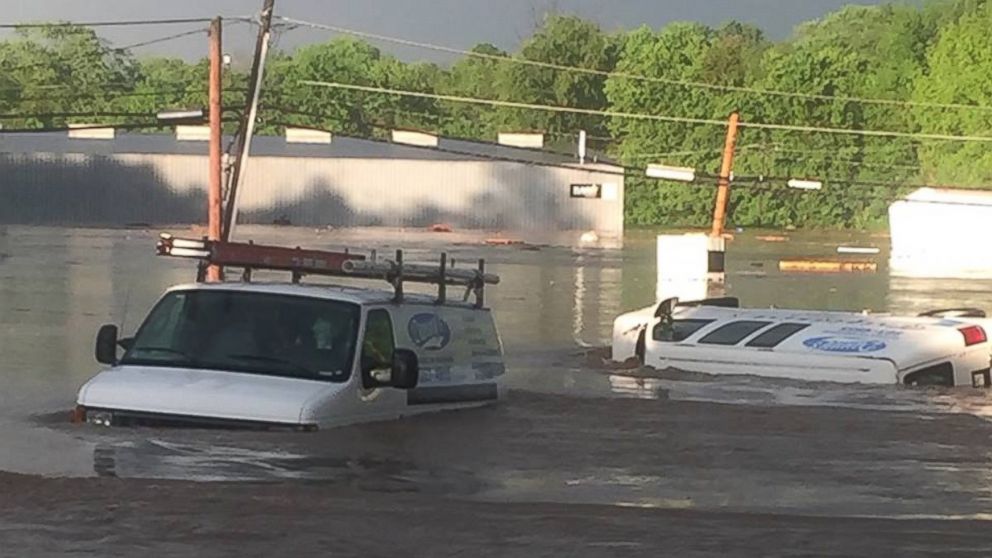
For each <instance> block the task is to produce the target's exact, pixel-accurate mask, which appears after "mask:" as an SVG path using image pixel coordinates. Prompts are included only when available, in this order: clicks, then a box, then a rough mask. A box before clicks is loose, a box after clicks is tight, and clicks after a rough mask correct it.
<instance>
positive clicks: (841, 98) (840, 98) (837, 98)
mask: <svg viewBox="0 0 992 558" xmlns="http://www.w3.org/2000/svg"><path fill="white" fill-rule="evenodd" d="M279 19H281V20H282V21H285V22H287V23H292V24H295V25H299V26H305V27H311V28H314V29H323V30H325V31H333V32H336V33H343V34H346V35H352V36H355V37H361V38H364V39H372V40H378V41H384V42H389V43H393V44H398V45H402V46H408V47H415V48H422V49H427V50H434V51H437V52H445V53H448V54H457V55H461V56H471V57H473V58H480V59H484V60H494V61H499V62H510V63H513V64H523V65H527V66H534V67H538V68H546V69H551V70H559V71H567V72H576V73H583V74H589V75H596V76H600V77H608V78H610V77H612V78H621V79H630V80H637V81H645V82H652V83H664V84H666V85H678V86H682V87H695V88H701V89H709V90H714V91H729V92H736V93H753V94H756V95H769V96H777V97H789V98H795V99H812V100H820V101H831V102H851V103H861V104H876V105H889V106H901V107H924V108H939V109H962V110H980V111H992V106H982V105H966V104H961V103H930V102H921V101H901V100H897V99H878V98H867V97H855V96H846V95H823V94H817V93H799V92H795V91H781V90H775V89H758V88H754V87H743V86H736V85H718V84H713V83H706V82H701V81H689V80H679V79H670V78H662V77H654V76H645V75H641V74H633V73H628V72H617V71H608V70H596V69H592V68H583V67H580V66H569V65H566V64H555V63H553V62H541V61H538V60H529V59H527V58H513V57H509V56H499V55H496V54H488V53H484V52H476V51H473V50H464V49H459V48H453V47H447V46H442V45H436V44H431V43H424V42H418V41H411V40H408V39H401V38H397V37H390V36H387V35H378V34H375V33H368V32H365V31H358V30H355V29H348V28H346V27H338V26H335V25H325V24H321V23H315V22H311V21H304V20H299V19H293V18H289V17H284V16H280V17H279Z"/></svg>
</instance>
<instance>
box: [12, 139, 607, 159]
mask: <svg viewBox="0 0 992 558" xmlns="http://www.w3.org/2000/svg"><path fill="white" fill-rule="evenodd" d="M231 141H233V140H232V138H231V137H229V136H225V138H224V146H225V148H226V146H228V145H230V144H231ZM0 153H55V154H69V153H72V154H82V155H117V154H128V153H130V154H172V155H204V156H205V155H206V154H207V142H205V141H179V140H177V139H176V137H175V135H172V134H168V135H167V134H137V133H118V134H117V136H116V137H115V138H114V139H75V138H69V137H68V135H67V134H66V133H65V132H51V133H9V134H2V133H0ZM251 154H252V156H254V157H313V158H342V159H412V160H423V161H491V160H501V159H508V160H510V162H526V163H536V164H545V165H569V164H578V158H577V156H570V155H564V154H558V153H553V152H549V151H544V150H540V149H526V148H521V147H510V146H505V145H499V144H495V143H486V142H474V141H466V140H453V139H448V138H440V140H439V144H438V147H437V148H431V147H415V146H410V145H404V144H399V143H392V142H388V141H375V140H368V139H359V138H352V137H346V136H337V135H336V136H334V138H333V140H332V141H331V143H330V144H314V143H289V142H287V141H286V139H285V138H284V137H282V136H256V137H255V138H254V139H253V140H252V148H251ZM587 162H596V161H595V159H594V157H592V156H590V157H587ZM599 162H600V163H601V164H606V165H614V163H612V162H610V161H607V160H605V159H603V158H601V157H600V158H599Z"/></svg>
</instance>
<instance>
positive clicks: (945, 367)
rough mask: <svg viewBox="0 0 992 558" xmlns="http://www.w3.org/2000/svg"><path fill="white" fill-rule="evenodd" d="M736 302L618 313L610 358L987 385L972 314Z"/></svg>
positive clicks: (981, 327)
mask: <svg viewBox="0 0 992 558" xmlns="http://www.w3.org/2000/svg"><path fill="white" fill-rule="evenodd" d="M738 305H739V304H738V301H737V300H736V299H732V298H727V299H716V300H709V301H701V302H693V303H680V302H679V301H678V300H677V299H670V300H666V301H663V302H662V303H660V304H658V305H656V306H651V307H648V308H644V309H642V310H639V311H636V312H631V313H628V314H624V315H622V316H620V317H618V318H617V319H616V321H615V322H614V328H613V347H612V349H613V353H612V357H613V359H614V360H617V361H624V360H626V359H630V358H635V357H636V358H637V359H638V360H639V361H640V362H642V363H643V364H645V365H647V366H652V367H655V368H659V369H664V368H675V369H679V370H685V371H690V372H702V373H708V374H717V375H718V374H731V375H753V376H766V377H775V378H794V379H799V380H807V381H825V382H840V383H863V384H904V385H913V386H973V387H990V385H992V378H990V361H992V349H990V345H989V341H988V336H987V334H986V331H987V329H988V328H989V327H990V325H992V320H988V319H986V318H985V313H984V312H983V311H981V310H977V309H970V308H962V309H949V310H938V311H934V312H928V313H927V314H925V315H921V316H914V317H907V316H892V315H884V314H859V313H854V312H823V311H814V310H788V309H767V310H766V309H760V308H739V307H738Z"/></svg>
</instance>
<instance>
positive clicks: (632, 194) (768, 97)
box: [0, 0, 992, 228]
mask: <svg viewBox="0 0 992 558" xmlns="http://www.w3.org/2000/svg"><path fill="white" fill-rule="evenodd" d="M988 29H992V6H990V4H989V2H987V1H986V0H931V1H929V2H925V3H924V4H923V5H922V6H905V5H882V6H874V7H864V6H848V7H846V8H843V9H841V10H839V11H837V12H834V13H831V14H828V15H827V16H825V17H823V18H821V19H819V20H816V21H812V22H809V23H805V24H803V25H801V26H799V27H798V28H797V29H796V30H795V31H794V33H793V34H792V36H791V37H789V38H788V39H786V40H783V41H778V42H776V41H771V40H769V39H768V38H767V37H766V36H765V35H764V33H763V32H762V31H761V30H760V29H758V28H755V27H753V26H751V25H746V24H742V23H739V22H730V23H727V24H725V25H722V26H719V27H715V28H714V27H708V26H705V25H701V24H697V23H682V22H679V23H672V24H669V25H666V26H665V27H663V28H661V29H657V30H656V29H650V28H647V27H641V28H638V29H634V30H629V31H623V32H613V33H609V32H605V31H603V30H602V29H600V28H599V27H598V26H597V25H596V24H595V23H593V22H590V21H585V20H583V19H580V18H577V17H572V16H566V15H552V16H548V17H547V18H545V20H544V22H543V23H542V24H541V25H540V26H539V27H538V28H537V29H536V30H535V31H534V33H533V35H532V36H531V37H529V38H528V39H527V40H525V41H524V42H523V43H522V45H521V46H520V47H519V49H518V50H517V51H516V52H512V53H511V52H505V51H503V50H500V49H499V48H496V47H495V46H493V45H488V44H481V45H477V46H476V47H474V48H473V49H472V52H474V53H477V54H478V55H477V56H463V57H461V58H459V59H457V60H454V61H452V62H450V63H445V64H435V63H424V62H415V63H408V62H404V61H401V60H399V59H397V58H395V57H394V56H391V55H389V54H387V53H385V52H384V51H383V50H382V49H380V48H379V47H377V46H374V45H373V44H370V43H368V42H365V41H362V40H357V39H352V38H335V39H333V40H329V41H327V42H324V43H319V44H312V45H308V46H304V47H301V48H298V49H296V50H295V51H292V52H279V51H277V52H275V53H274V54H272V55H271V57H270V59H269V61H268V66H267V71H266V81H265V87H264V92H263V97H262V103H261V111H260V125H259V132H260V133H279V132H281V129H282V128H283V127H285V126H287V125H294V126H313V127H319V128H322V129H328V130H333V131H334V132H336V133H339V134H343V135H351V136H357V137H385V134H386V133H387V131H388V130H389V129H392V128H414V129H421V130H429V131H434V132H437V133H439V134H441V135H443V136H448V137H457V138H466V139H478V140H487V141H491V140H493V139H495V137H496V134H497V132H498V131H501V130H502V131H509V130H512V131H541V132H544V133H545V135H546V138H547V144H546V145H547V146H548V148H549V149H557V150H563V151H566V150H567V151H574V142H575V137H576V135H577V133H578V131H579V130H585V131H586V132H587V134H588V137H589V138H590V147H592V148H595V149H598V150H599V151H601V152H603V153H604V154H606V155H607V156H609V157H612V158H614V159H615V160H617V161H619V162H621V163H622V164H623V165H625V166H627V167H630V168H631V169H638V168H641V169H642V168H644V167H645V166H646V165H647V164H649V163H664V164H669V165H677V166H691V167H695V168H697V169H698V170H699V171H700V172H702V173H716V172H717V171H718V169H719V164H720V157H721V154H722V147H723V135H724V130H723V129H722V128H720V127H716V126H713V125H707V124H698V123H691V122H689V123H687V122H663V121H657V120H648V119H636V118H628V117H622V116H609V115H593V114H572V113H555V112H547V111H540V110H534V109H523V108H507V107H491V106H484V105H475V104H465V103H459V102H454V101H443V100H435V99H428V98H413V97H399V96H392V95H386V94H381V93H367V92H357V91H346V90H339V89H330V88H318V87H313V86H305V85H301V83H300V82H302V81H306V80H315V81H335V82H341V83H352V84H359V85H370V86H376V87H384V88H391V89H403V90H412V91H420V92H429V93H439V94H444V95H457V96H463V97H477V98H483V99H495V100H502V101H514V102H522V103H530V104H541V105H559V106H568V107H576V108H582V109H592V110H594V111H609V112H612V113H628V114H631V113H633V114H649V115H661V116H677V117H684V118H687V119H702V120H725V119H726V117H727V116H728V115H729V114H730V113H731V112H732V111H735V110H736V111H739V112H740V113H741V117H742V119H743V120H744V121H745V122H753V123H775V124H788V125H796V126H804V127H812V128H831V129H838V128H842V129H856V130H882V131H893V132H904V133H909V134H939V135H954V136H962V135H966V136H992V43H990V42H989V41H988V40H987V33H988ZM521 59H526V60H531V61H536V62H541V63H547V64H550V65H558V66H570V67H579V68H585V69H588V70H595V72H576V71H566V70H562V69H558V68H552V67H548V66H540V65H532V64H522V63H515V62H513V60H521ZM207 69H208V64H207V61H206V60H201V61H196V62H190V61H186V60H182V59H178V58H162V57H153V58H144V57H141V58H139V57H137V56H135V55H134V54H133V53H132V52H131V51H130V50H129V49H127V48H120V47H115V46H114V45H111V44H110V43H108V42H107V41H105V40H103V39H101V37H100V36H99V35H98V34H97V32H96V31H94V30H92V29H88V28H82V27H77V26H67V25H59V26H54V25H53V26H48V27H40V28H25V29H20V30H18V31H17V32H16V34H15V35H14V36H13V37H11V38H9V39H7V40H4V41H2V42H0V114H2V120H0V123H2V124H3V127H4V129H6V130H19V129H45V128H58V127H63V126H66V125H67V124H68V123H72V122H87V123H107V124H116V125H129V126H133V127H134V128H136V129H139V130H140V129H154V128H155V126H157V125H158V124H157V123H156V122H155V120H154V116H153V115H154V114H155V113H156V112H158V111H161V110H163V109H169V108H190V107H201V106H206V97H205V95H206V80H207ZM224 81H225V84H224V86H225V105H226V107H227V108H228V109H230V110H231V112H229V113H228V114H227V116H228V118H229V120H231V122H229V123H228V124H227V126H228V127H229V129H232V130H233V128H234V127H235V126H236V124H235V123H234V120H235V119H236V117H237V113H236V110H237V109H239V108H240V107H242V106H243V104H244V96H245V90H246V87H247V84H246V82H247V76H246V72H244V71H240V70H238V69H230V70H228V71H226V72H225V77H224ZM767 91H783V92H794V93H800V94H802V95H773V94H768V93H767ZM862 99H882V100H885V101H888V102H884V103H871V102H864V101H863V100H862ZM963 105H967V106H963ZM990 147H992V145H990V144H989V143H986V142H980V141H975V142H964V141H949V140H936V139H921V138H918V137H882V136H865V135H851V134H829V133H823V132H811V131H796V130H777V129H776V130H769V129H755V128H744V129H742V131H741V133H740V137H739V141H738V151H737V159H736V162H735V175H737V176H741V177H744V176H767V177H775V178H774V179H769V180H767V181H766V182H762V183H757V184H752V185H749V184H745V183H742V184H741V185H740V186H739V187H737V188H736V189H735V192H734V195H733V196H732V207H731V220H732V222H733V223H734V224H736V225H740V226H767V227H784V226H797V227H854V228H868V227H874V226H877V225H879V224H881V223H883V222H884V219H885V215H886V209H887V206H888V204H889V203H890V202H891V201H892V200H893V199H894V198H896V197H898V196H899V195H902V194H904V193H905V192H906V191H907V190H908V189H912V188H913V185H915V184H941V185H948V186H962V187H976V188H981V187H985V186H987V185H990V184H992V180H990V178H992V149H990ZM782 177H795V178H815V179H820V180H823V181H824V188H823V190H821V191H819V192H817V193H803V192H797V191H794V190H790V189H788V188H787V187H786V186H785V183H784V181H783V180H781V178H782ZM626 183H627V206H626V213H627V219H628V223H630V224H632V225H670V226H696V225H702V224H705V222H706V221H707V220H708V218H709V215H710V214H711V209H712V199H713V189H712V188H709V187H699V186H687V185H684V184H674V183H666V182H659V181H656V180H652V179H647V178H644V177H643V176H642V175H641V174H640V173H638V172H636V171H632V172H631V173H630V174H629V175H628V178H627V180H626ZM709 185H711V184H710V183H706V184H705V185H704V186H709Z"/></svg>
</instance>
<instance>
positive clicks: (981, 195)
mask: <svg viewBox="0 0 992 558" xmlns="http://www.w3.org/2000/svg"><path fill="white" fill-rule="evenodd" d="M899 201H902V202H922V203H930V204H934V203H937V204H940V203H945V204H950V205H955V204H956V205H982V206H992V192H990V191H987V190H963V189H953V188H920V189H918V190H914V191H913V192H911V193H910V194H907V195H906V196H904V197H903V198H901V199H900V200H899Z"/></svg>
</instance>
